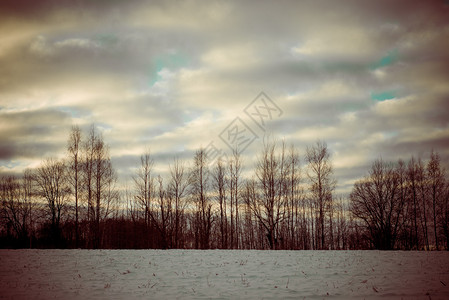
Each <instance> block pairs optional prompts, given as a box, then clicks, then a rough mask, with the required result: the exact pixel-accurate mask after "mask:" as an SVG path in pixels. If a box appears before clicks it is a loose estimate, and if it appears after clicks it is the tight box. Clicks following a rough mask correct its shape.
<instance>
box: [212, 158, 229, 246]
mask: <svg viewBox="0 0 449 300" xmlns="http://www.w3.org/2000/svg"><path fill="white" fill-rule="evenodd" d="M212 178H213V188H214V191H215V194H216V196H215V198H216V200H217V202H218V205H219V211H220V247H221V248H222V249H227V248H228V218H227V213H226V202H227V193H226V191H227V185H228V176H227V172H226V167H225V165H224V164H223V161H222V159H221V157H220V158H219V159H218V160H217V164H216V166H215V169H214V170H213V172H212Z"/></svg>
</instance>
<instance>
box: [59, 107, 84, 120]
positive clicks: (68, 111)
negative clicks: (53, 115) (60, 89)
mask: <svg viewBox="0 0 449 300" xmlns="http://www.w3.org/2000/svg"><path fill="white" fill-rule="evenodd" d="M58 109H59V110H60V111H62V112H64V113H66V114H69V115H70V116H72V118H80V117H81V116H83V115H84V114H83V113H82V111H81V110H79V109H78V108H75V107H73V106H59V107H58Z"/></svg>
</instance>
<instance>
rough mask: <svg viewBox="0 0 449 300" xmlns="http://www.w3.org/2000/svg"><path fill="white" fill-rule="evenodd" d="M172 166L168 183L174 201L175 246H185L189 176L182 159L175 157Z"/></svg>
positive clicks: (170, 195)
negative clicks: (184, 226) (184, 225)
mask: <svg viewBox="0 0 449 300" xmlns="http://www.w3.org/2000/svg"><path fill="white" fill-rule="evenodd" d="M169 168H170V182H169V184H168V194H169V197H170V198H172V199H173V201H174V212H173V218H174V220H173V222H174V225H173V239H174V241H173V243H172V244H173V246H174V247H175V248H180V247H183V246H184V243H183V241H181V237H182V236H183V233H184V232H183V229H184V228H183V219H184V212H185V208H186V205H187V201H185V196H186V193H187V188H188V184H189V182H188V178H187V174H186V173H185V167H184V164H183V163H182V161H180V160H179V159H177V158H175V159H174V161H173V165H170V166H169Z"/></svg>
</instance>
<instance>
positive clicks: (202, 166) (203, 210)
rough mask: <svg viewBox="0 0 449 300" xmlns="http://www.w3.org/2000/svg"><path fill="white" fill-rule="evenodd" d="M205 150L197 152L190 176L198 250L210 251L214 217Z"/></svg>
mask: <svg viewBox="0 0 449 300" xmlns="http://www.w3.org/2000/svg"><path fill="white" fill-rule="evenodd" d="M207 162H208V161H207V155H206V152H205V151H204V149H200V150H198V151H196V153H195V157H194V161H193V169H192V172H191V176H190V182H191V195H192V198H193V202H194V203H195V204H196V212H195V216H196V217H195V223H196V224H195V226H196V240H197V242H196V244H197V247H198V248H201V249H208V248H209V246H210V244H209V242H210V234H211V230H212V223H213V220H214V216H213V213H212V203H211V201H210V198H209V194H208V192H209V171H208V165H207Z"/></svg>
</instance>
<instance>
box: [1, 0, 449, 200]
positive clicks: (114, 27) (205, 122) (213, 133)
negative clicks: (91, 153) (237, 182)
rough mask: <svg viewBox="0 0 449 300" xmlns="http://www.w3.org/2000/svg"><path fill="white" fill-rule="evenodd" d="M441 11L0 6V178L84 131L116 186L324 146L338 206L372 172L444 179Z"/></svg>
mask: <svg viewBox="0 0 449 300" xmlns="http://www.w3.org/2000/svg"><path fill="white" fill-rule="evenodd" d="M448 49H449V1H444V0H441V1H405V0H404V1H386V0H382V1H319V0H318V1H317V0H314V1H194V0H192V1H118V0H109V1H106V0H98V1H87V0H84V1H43V0H38V1H25V0H19V1H11V0H7V1H2V2H1V4H0V174H3V175H4V174H20V173H21V172H23V170H25V169H26V168H35V167H37V166H39V164H40V163H41V161H42V160H43V159H45V158H48V157H64V156H65V155H66V146H67V139H68V136H69V132H70V128H71V126H72V125H75V124H76V125H79V126H80V127H81V129H82V130H83V132H84V133H87V131H88V128H89V126H91V124H95V125H96V126H97V128H98V129H99V131H101V132H102V135H103V138H104V140H105V142H106V143H107V144H108V145H109V147H110V154H111V158H112V162H113V165H114V167H115V168H116V170H117V173H118V175H119V180H121V181H122V182H124V181H126V180H129V179H130V178H131V176H132V174H133V172H134V170H135V168H136V167H137V166H138V164H139V157H140V155H141V154H143V153H144V152H145V151H146V150H147V149H150V151H151V153H152V155H153V157H154V159H155V161H156V164H155V172H156V173H161V174H164V172H167V169H168V168H167V165H168V163H169V162H172V160H173V158H174V157H179V158H181V159H183V160H185V161H186V162H191V161H192V160H193V154H194V152H195V151H196V150H197V149H199V148H201V147H203V148H206V149H207V151H210V152H208V153H210V154H211V155H210V156H211V157H212V156H213V157H216V155H221V154H226V153H229V151H230V150H229V149H230V147H229V146H233V145H234V146H236V145H238V148H239V151H240V152H241V156H242V159H243V162H244V164H245V165H247V166H249V167H251V168H252V167H253V166H254V162H255V159H256V158H257V155H258V154H259V153H260V150H261V148H262V147H263V143H264V141H266V140H268V139H275V140H278V141H282V140H285V142H286V143H287V144H294V145H295V146H297V148H298V150H299V152H300V154H301V155H302V156H301V158H302V163H303V164H304V156H303V155H304V154H305V150H306V147H307V146H311V145H313V144H314V143H315V142H316V141H317V140H321V141H325V142H326V143H327V146H328V148H329V150H330V153H331V159H332V163H333V166H334V171H335V172H334V175H335V178H336V179H337V180H338V183H337V192H340V193H345V192H348V191H350V189H351V187H352V185H353V183H354V181H355V180H357V179H359V178H361V177H362V176H364V175H365V174H366V173H367V171H368V169H369V166H370V165H371V163H372V162H373V161H374V160H375V159H377V158H382V159H384V160H386V161H396V160H397V159H399V158H402V159H404V160H408V159H409V158H410V157H411V156H412V155H413V156H415V157H422V158H423V159H427V158H428V156H429V153H430V151H431V150H432V149H433V150H435V151H437V152H438V153H439V154H440V156H441V160H442V163H443V165H444V166H446V167H449V147H448V146H449V127H448V121H449V117H448V113H449V84H448V82H449V51H448Z"/></svg>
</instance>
